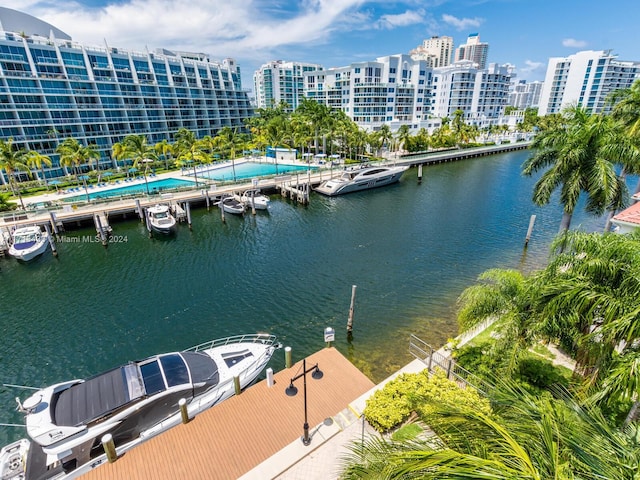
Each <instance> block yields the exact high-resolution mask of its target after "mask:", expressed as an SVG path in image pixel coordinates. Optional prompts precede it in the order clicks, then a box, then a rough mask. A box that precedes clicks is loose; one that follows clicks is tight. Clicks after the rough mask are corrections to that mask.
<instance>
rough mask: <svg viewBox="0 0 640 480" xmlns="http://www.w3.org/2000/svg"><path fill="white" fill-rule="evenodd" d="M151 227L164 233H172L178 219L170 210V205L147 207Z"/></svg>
mask: <svg viewBox="0 0 640 480" xmlns="http://www.w3.org/2000/svg"><path fill="white" fill-rule="evenodd" d="M147 215H148V218H149V225H150V226H151V229H152V230H154V231H156V232H158V233H163V234H165V235H166V234H169V233H172V232H173V231H174V230H175V228H176V219H175V218H174V216H173V215H172V214H171V210H169V205H154V206H153V207H149V208H147Z"/></svg>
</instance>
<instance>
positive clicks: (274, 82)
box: [253, 60, 322, 112]
mask: <svg viewBox="0 0 640 480" xmlns="http://www.w3.org/2000/svg"><path fill="white" fill-rule="evenodd" d="M315 70H322V65H318V64H316V63H300V62H283V61H282V60H275V61H273V62H269V63H265V64H264V65H262V66H261V67H260V69H259V70H256V72H255V73H254V74H253V85H254V89H255V90H254V92H255V101H256V106H257V107H258V108H270V107H273V106H275V105H278V104H279V103H280V102H286V104H287V105H288V106H289V108H288V109H287V110H288V111H290V112H292V111H294V110H295V109H296V108H297V107H298V104H299V103H300V100H302V96H303V90H304V73H306V72H312V71H315Z"/></svg>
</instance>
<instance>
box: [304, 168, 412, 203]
mask: <svg viewBox="0 0 640 480" xmlns="http://www.w3.org/2000/svg"><path fill="white" fill-rule="evenodd" d="M408 168H409V167H383V168H380V167H369V168H365V169H361V171H358V170H354V171H346V172H345V173H343V175H342V177H340V178H338V179H331V180H327V181H325V182H323V183H321V184H320V185H319V186H318V187H316V189H315V191H316V192H318V193H321V194H323V195H327V196H329V197H333V196H336V195H344V194H346V193H352V192H359V191H362V190H369V189H372V188H378V187H384V186H386V185H391V184H393V183H396V182H398V181H399V180H400V177H402V174H403V173H404V172H405V171H406V170H407V169H408ZM368 171H373V172H375V173H374V174H371V175H367V172H368Z"/></svg>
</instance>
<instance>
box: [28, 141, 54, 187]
mask: <svg viewBox="0 0 640 480" xmlns="http://www.w3.org/2000/svg"><path fill="white" fill-rule="evenodd" d="M25 160H26V164H27V166H28V167H29V168H37V169H39V170H40V173H42V181H43V182H45V183H46V181H47V180H46V179H45V176H44V166H45V165H46V166H47V167H51V158H49V157H48V156H47V155H43V154H42V153H40V152H37V151H35V150H29V151H28V152H27V153H26V155H25ZM47 190H49V185H48V184H47Z"/></svg>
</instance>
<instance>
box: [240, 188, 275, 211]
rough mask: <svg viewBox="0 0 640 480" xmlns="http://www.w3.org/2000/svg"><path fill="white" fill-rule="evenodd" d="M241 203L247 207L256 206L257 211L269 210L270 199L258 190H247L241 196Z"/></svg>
mask: <svg viewBox="0 0 640 480" xmlns="http://www.w3.org/2000/svg"><path fill="white" fill-rule="evenodd" d="M240 201H241V202H242V203H243V204H244V205H245V206H246V207H247V208H251V206H254V207H255V209H256V210H267V209H268V208H269V202H270V200H269V197H267V196H266V195H265V194H264V193H262V192H261V191H260V189H258V188H252V189H250V190H246V191H245V192H244V193H243V194H242V195H241V196H240Z"/></svg>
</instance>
